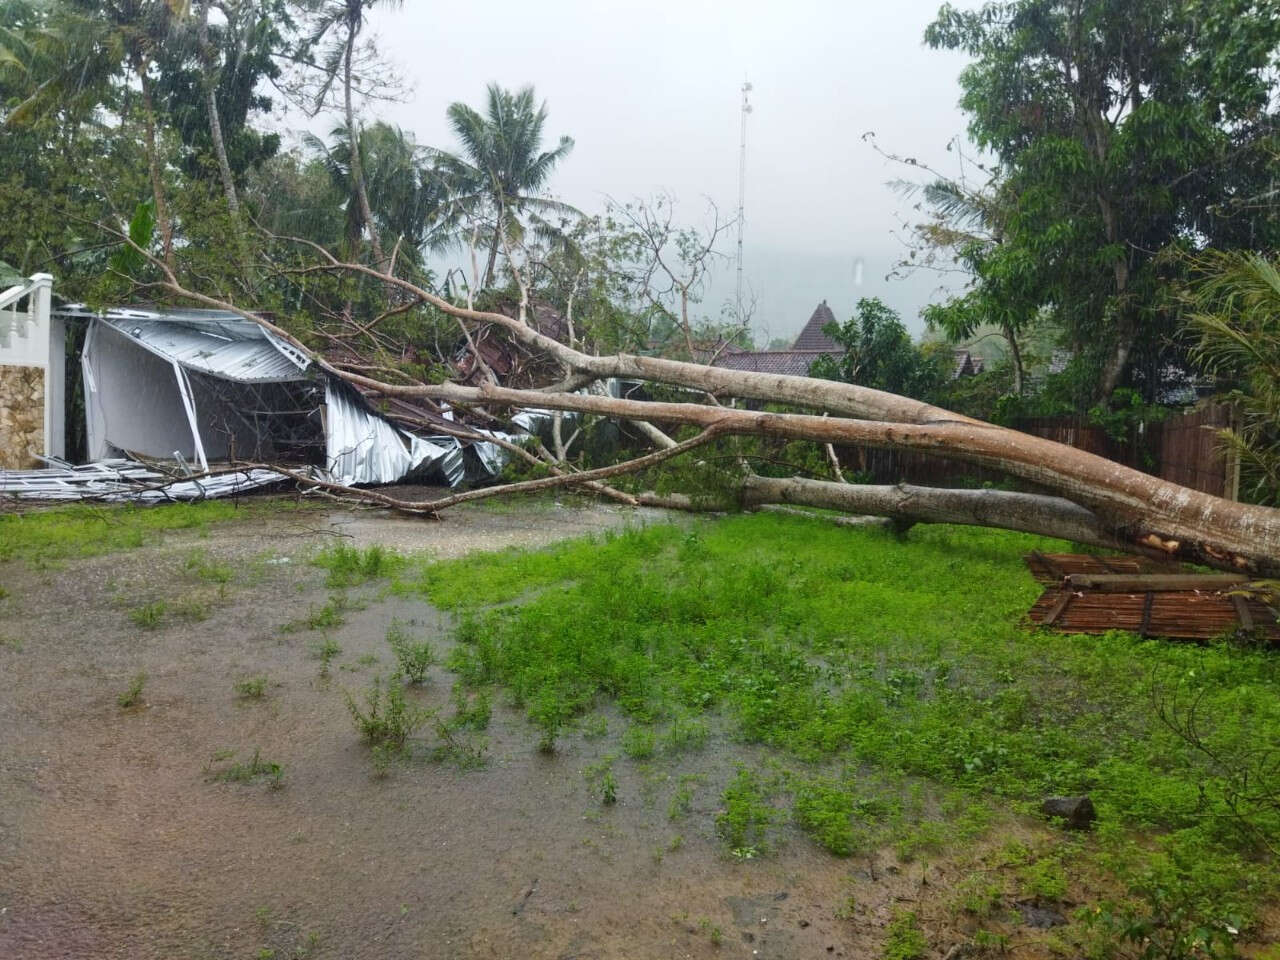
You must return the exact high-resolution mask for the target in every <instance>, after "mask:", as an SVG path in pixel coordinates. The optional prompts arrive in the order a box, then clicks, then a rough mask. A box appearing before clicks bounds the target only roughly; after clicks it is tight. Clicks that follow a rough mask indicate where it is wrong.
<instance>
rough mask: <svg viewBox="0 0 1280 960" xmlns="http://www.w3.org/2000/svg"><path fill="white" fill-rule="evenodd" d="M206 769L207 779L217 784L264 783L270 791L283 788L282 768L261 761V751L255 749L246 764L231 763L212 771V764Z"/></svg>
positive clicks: (278, 765)
mask: <svg viewBox="0 0 1280 960" xmlns="http://www.w3.org/2000/svg"><path fill="white" fill-rule="evenodd" d="M207 769H208V773H209V779H211V780H216V781H218V782H219V783H255V782H258V781H266V784H267V786H268V787H270V788H271V789H272V790H279V789H280V788H281V787H283V786H284V767H282V766H281V765H280V764H278V763H271V762H269V761H267V760H263V759H262V751H261V750H260V749H258V748H257V747H255V748H254V750H253V756H252V757H251V758H250V759H249V762H248V763H240V762H236V763H232V764H230V765H228V766H226V767H224V768H223V769H221V770H214V769H213V767H212V763H210V765H209V767H208V768H207Z"/></svg>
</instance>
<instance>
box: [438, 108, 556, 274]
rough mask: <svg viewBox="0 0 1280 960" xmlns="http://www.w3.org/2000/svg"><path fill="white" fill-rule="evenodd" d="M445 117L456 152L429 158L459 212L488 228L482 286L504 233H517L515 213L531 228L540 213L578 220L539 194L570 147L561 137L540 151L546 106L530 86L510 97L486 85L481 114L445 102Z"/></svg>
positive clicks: (542, 221) (516, 236)
mask: <svg viewBox="0 0 1280 960" xmlns="http://www.w3.org/2000/svg"><path fill="white" fill-rule="evenodd" d="M447 115H448V118H449V125H450V126H451V127H452V128H453V132H454V134H455V135H456V136H457V138H458V143H459V145H460V147H461V149H460V151H459V152H458V153H456V154H455V153H446V152H444V151H435V155H436V158H437V160H438V162H439V165H440V169H441V171H442V173H443V174H444V175H446V176H447V177H448V178H449V180H450V183H451V185H452V187H453V189H454V191H455V194H456V197H457V202H458V204H459V205H460V206H461V207H462V209H464V210H465V211H466V212H467V213H468V214H469V215H470V216H472V217H474V218H477V219H484V220H487V221H488V222H489V223H491V224H492V230H493V233H492V236H491V238H490V241H489V263H488V266H487V267H486V269H485V276H484V283H485V285H486V286H488V285H491V284H492V283H493V272H494V265H495V264H496V262H497V258H498V247H499V246H500V245H501V243H502V238H503V236H504V234H505V235H506V236H507V237H508V238H509V239H511V240H518V239H519V237H520V236H521V235H522V232H523V229H524V228H523V226H522V224H521V223H520V220H519V214H522V213H524V214H527V215H529V216H530V218H531V219H532V220H533V221H534V226H535V227H537V226H545V225H546V221H545V219H544V217H545V215H546V214H551V213H562V214H571V215H573V216H580V214H579V213H578V211H577V210H575V209H574V208H573V207H570V206H569V205H568V204H565V203H561V202H559V201H557V200H552V199H550V198H548V197H545V196H540V195H539V192H540V191H541V190H542V188H543V187H544V186H545V185H546V183H547V180H548V179H549V178H550V176H551V172H552V171H553V170H554V169H555V167H556V164H558V163H559V162H560V161H561V160H563V159H564V158H565V157H566V156H568V154H569V151H571V150H572V149H573V139H572V138H571V137H561V138H560V142H559V143H558V145H557V146H556V147H555V149H553V150H545V151H544V150H542V149H541V147H542V127H543V125H544V123H545V122H546V119H547V105H546V103H545V101H544V102H543V103H541V104H537V103H536V102H535V101H534V94H533V87H531V86H527V87H523V88H521V89H520V90H519V91H517V92H515V93H512V92H511V91H510V90H504V89H503V88H502V87H500V86H498V85H497V84H490V85H489V88H488V101H487V103H486V104H485V113H484V115H483V116H482V115H481V114H480V113H478V112H477V111H475V110H473V109H472V108H471V107H469V106H467V105H466V104H465V103H454V104H451V105H450V106H449V110H448V114H447Z"/></svg>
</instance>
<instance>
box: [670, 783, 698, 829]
mask: <svg viewBox="0 0 1280 960" xmlns="http://www.w3.org/2000/svg"><path fill="white" fill-rule="evenodd" d="M701 781H702V776H701V774H697V773H686V774H685V775H684V776H682V777H681V778H680V783H679V785H678V786H677V787H676V790H675V793H673V794H672V795H671V799H670V801H668V803H667V819H668V820H679V819H680V818H681V817H684V816H687V815H688V814H689V812H690V811H692V810H693V790H694V787H695V786H696V785H697V784H699V783H700V782H701Z"/></svg>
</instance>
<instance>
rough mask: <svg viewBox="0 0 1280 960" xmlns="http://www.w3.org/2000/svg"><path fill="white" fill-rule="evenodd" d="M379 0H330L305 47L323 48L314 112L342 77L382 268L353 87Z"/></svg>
mask: <svg viewBox="0 0 1280 960" xmlns="http://www.w3.org/2000/svg"><path fill="white" fill-rule="evenodd" d="M379 2H380V0H328V2H326V3H325V4H324V5H323V6H322V7H321V8H320V11H319V13H318V14H317V16H316V17H315V19H314V20H313V22H312V27H311V32H310V36H309V37H308V38H307V41H306V48H307V51H308V52H309V51H310V50H311V49H313V48H315V47H321V48H322V51H321V56H320V61H319V63H318V66H319V68H320V70H321V72H322V79H321V82H320V87H319V89H318V90H317V92H316V94H315V97H314V99H313V110H314V111H315V112H317V113H318V112H319V111H320V109H321V108H322V107H323V106H324V104H325V102H326V101H327V100H328V98H329V93H330V91H331V90H332V89H333V85H334V83H336V82H337V80H338V77H339V76H341V77H342V97H343V111H344V113H345V116H346V131H347V138H348V141H349V148H350V153H349V156H350V157H351V183H352V186H353V187H354V189H355V195H356V201H357V204H358V211H359V213H360V217H361V225H362V228H363V229H366V230H367V231H368V233H369V243H370V245H371V246H372V247H373V258H374V261H375V263H376V264H377V265H378V266H379V267H381V266H382V265H383V263H384V259H383V255H382V242H381V240H380V239H379V238H378V229H377V227H376V226H375V224H374V222H373V211H372V209H371V208H370V206H369V190H368V186H367V185H366V183H365V176H364V168H363V166H362V165H361V156H360V127H359V126H358V125H357V124H356V117H355V109H354V107H353V106H352V89H353V84H354V82H355V76H354V73H353V70H352V59H353V57H354V56H355V51H356V41H357V40H358V39H359V37H360V32H361V31H362V30H363V29H364V25H365V18H366V16H367V14H368V12H369V10H370V9H371V8H372V7H373V6H374V5H375V4H377V3H379ZM381 2H382V4H383V5H384V6H385V5H387V4H394V5H396V6H402V5H403V3H404V0H381Z"/></svg>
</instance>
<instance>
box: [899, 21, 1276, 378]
mask: <svg viewBox="0 0 1280 960" xmlns="http://www.w3.org/2000/svg"><path fill="white" fill-rule="evenodd" d="M925 36H926V41H927V42H928V43H930V44H931V45H932V46H934V47H938V48H943V49H949V50H961V51H964V52H965V53H967V54H969V55H970V56H971V57H972V58H973V62H972V63H971V64H970V65H969V66H968V67H966V68H965V70H964V71H963V73H962V74H961V78H960V82H961V86H962V88H963V91H964V93H963V97H962V99H961V106H962V107H963V109H964V110H965V111H966V113H967V114H968V115H969V118H970V123H969V134H970V136H971V137H972V139H973V140H974V142H975V143H976V144H977V145H978V146H979V147H980V148H981V149H983V150H985V151H989V152H990V153H991V154H993V155H994V156H995V158H996V161H997V163H996V167H995V170H994V180H993V185H992V187H991V188H990V189H989V190H988V191H986V193H985V195H984V196H985V198H986V199H987V200H988V201H989V207H988V210H989V211H990V210H993V211H995V213H994V215H993V216H988V217H986V221H987V223H988V226H989V227H991V228H992V233H991V234H990V235H989V237H988V240H989V242H985V243H980V244H979V246H978V247H976V248H973V249H972V250H971V251H970V253H971V262H970V266H971V267H972V268H973V270H974V279H975V285H976V286H975V291H974V292H973V293H972V294H969V295H968V296H967V297H966V301H967V302H966V303H965V304H964V305H963V306H964V308H965V309H968V308H978V309H982V310H984V311H985V310H988V309H990V308H991V307H992V306H993V305H994V306H995V307H996V308H997V314H998V313H999V311H1000V310H1014V311H1015V314H1016V315H1017V316H1019V317H1021V318H1023V319H1029V318H1030V317H1031V316H1032V315H1033V313H1034V312H1035V311H1037V310H1039V309H1047V310H1050V311H1052V313H1053V315H1054V318H1055V319H1056V321H1057V322H1058V323H1060V324H1061V325H1062V327H1063V330H1064V333H1065V336H1066V339H1067V342H1068V344H1069V345H1070V346H1071V347H1072V348H1074V349H1075V350H1077V351H1078V353H1079V358H1078V361H1077V362H1078V363H1080V364H1082V365H1084V366H1085V367H1086V368H1087V370H1088V372H1089V374H1088V376H1087V377H1086V378H1085V379H1086V380H1087V382H1088V384H1089V388H1090V393H1089V395H1088V397H1091V398H1092V399H1097V398H1098V397H1099V396H1102V397H1105V396H1107V395H1109V394H1110V393H1111V391H1112V390H1113V389H1114V388H1115V387H1116V386H1117V385H1120V384H1123V383H1126V382H1129V383H1131V384H1132V385H1135V386H1138V387H1140V388H1141V389H1142V390H1143V392H1144V393H1145V394H1146V396H1147V399H1151V398H1153V396H1154V395H1155V393H1156V391H1157V389H1158V388H1159V386H1160V381H1161V376H1162V373H1163V371H1164V368H1165V365H1166V364H1167V363H1169V362H1170V360H1174V359H1176V358H1177V356H1178V353H1177V346H1178V345H1177V343H1176V342H1175V340H1174V339H1173V338H1172V337H1171V334H1172V333H1173V332H1174V331H1175V330H1176V328H1177V325H1178V314H1177V311H1176V309H1174V308H1173V305H1172V303H1171V302H1170V299H1171V298H1170V297H1169V296H1168V293H1169V289H1168V285H1167V279H1168V276H1169V274H1170V273H1172V272H1176V270H1177V261H1176V260H1172V261H1171V260H1170V258H1169V256H1168V254H1169V253H1170V252H1171V251H1175V250H1179V249H1182V248H1185V247H1203V246H1216V247H1219V248H1223V249H1230V248H1235V247H1241V246H1243V247H1246V248H1255V247H1257V246H1258V245H1262V246H1267V245H1272V244H1274V243H1275V241H1276V239H1277V234H1276V228H1277V223H1276V220H1275V218H1274V216H1269V215H1268V213H1269V211H1268V210H1267V205H1266V204H1263V203H1259V202H1258V201H1257V198H1258V197H1260V196H1262V195H1264V194H1266V193H1267V191H1270V190H1271V188H1272V173H1271V170H1272V166H1273V164H1274V156H1275V149H1276V125H1275V122H1276V113H1275V111H1276V101H1275V97H1274V94H1275V83H1276V74H1275V71H1274V69H1273V67H1274V63H1275V57H1276V50H1277V47H1278V46H1280V20H1277V19H1276V17H1275V15H1274V8H1273V6H1272V5H1271V4H1270V3H1266V2H1255V0H1231V2H1225V3H1224V2H1220V0H1197V2H1191V3H1181V2H1172V0H1141V2H1138V3H1133V2H1110V0H1091V2H1087V3H1064V2H1062V0H1012V2H993V3H987V4H985V5H984V6H982V7H980V8H978V9H976V10H960V9H957V8H955V7H952V6H950V5H947V6H944V7H943V8H942V10H941V11H940V12H939V14H938V18H937V20H936V21H935V22H934V23H933V24H931V25H930V26H929V28H928V30H927V32H926V34H925ZM986 319H987V322H992V323H995V322H1002V321H1003V320H1004V319H1006V318H1005V317H1003V316H1000V315H990V316H987V318H986ZM1085 399H1086V400H1087V399H1088V398H1085Z"/></svg>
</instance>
